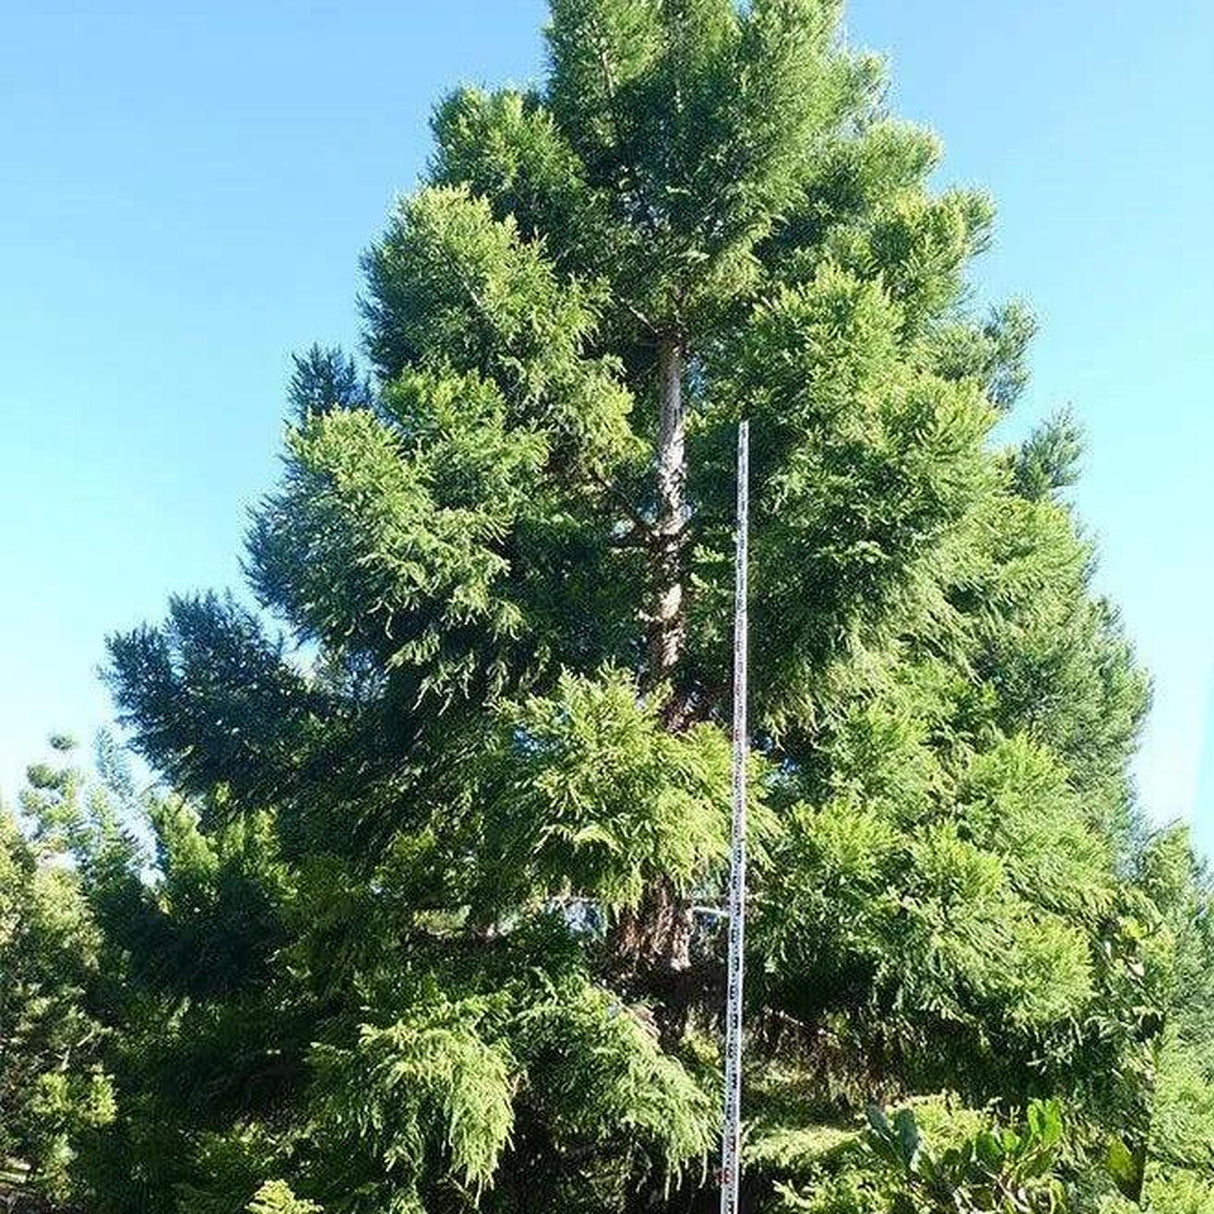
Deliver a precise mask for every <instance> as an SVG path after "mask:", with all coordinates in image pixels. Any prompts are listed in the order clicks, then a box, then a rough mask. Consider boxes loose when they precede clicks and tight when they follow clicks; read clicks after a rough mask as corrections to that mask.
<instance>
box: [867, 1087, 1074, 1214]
mask: <svg viewBox="0 0 1214 1214" xmlns="http://www.w3.org/2000/svg"><path fill="white" fill-rule="evenodd" d="M869 1119H870V1122H871V1124H872V1140H873V1144H874V1146H875V1148H876V1150H877V1152H878V1154H879V1155H880V1156H881V1157H882V1158H883V1159H884V1160H885V1161H887V1162H888V1163H890V1164H892V1165H893V1166H894V1167H895V1168H897V1169H899V1170H900V1171H901V1172H902V1173H903V1174H904V1175H905V1176H906V1178H907V1181H908V1189H909V1195H904V1194H898V1195H897V1196H896V1197H895V1200H894V1202H893V1207H892V1208H893V1209H894V1211H896V1212H898V1214H901V1211H903V1210H905V1211H910V1210H921V1211H926V1210H933V1211H940V1214H951V1212H953V1211H957V1212H959V1214H978V1211H982V1210H997V1211H1002V1212H1003V1214H1022V1212H1026V1211H1036V1210H1040V1211H1049V1212H1050V1214H1053V1212H1054V1211H1062V1210H1065V1209H1066V1208H1067V1202H1066V1193H1065V1187H1064V1185H1063V1183H1062V1181H1061V1180H1060V1179H1059V1178H1058V1176H1057V1175H1056V1174H1055V1173H1056V1169H1057V1167H1058V1164H1059V1162H1060V1154H1061V1148H1062V1144H1063V1126H1062V1113H1061V1110H1060V1108H1059V1106H1058V1105H1057V1104H1056V1103H1048V1104H1041V1103H1033V1104H1030V1105H1029V1107H1028V1112H1027V1114H1026V1117H1025V1123H1024V1125H1023V1126H1022V1127H1020V1128H1019V1129H1016V1128H1011V1127H1003V1128H1000V1127H998V1126H995V1127H990V1128H988V1127H983V1128H982V1129H980V1130H979V1131H978V1132H977V1133H976V1134H974V1135H973V1136H972V1137H970V1138H967V1139H965V1140H964V1141H963V1142H961V1143H960V1144H958V1145H956V1146H951V1147H949V1148H948V1149H947V1150H945V1151H943V1152H942V1153H940V1154H937V1153H936V1152H934V1151H932V1150H931V1149H930V1148H929V1147H928V1146H927V1144H926V1143H925V1142H924V1141H923V1137H922V1135H921V1133H920V1130H919V1126H918V1124H917V1123H916V1120H915V1114H914V1112H913V1110H911V1109H901V1110H899V1111H898V1113H896V1114H895V1116H894V1118H893V1120H892V1121H890V1119H889V1118H887V1117H886V1115H885V1113H884V1112H883V1111H881V1110H880V1109H877V1108H875V1107H874V1108H872V1109H870V1111H869Z"/></svg>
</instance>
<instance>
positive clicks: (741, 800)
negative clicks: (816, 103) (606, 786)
mask: <svg viewBox="0 0 1214 1214" xmlns="http://www.w3.org/2000/svg"><path fill="white" fill-rule="evenodd" d="M749 482H750V425H749V423H748V422H742V423H741V425H740V426H739V427H738V518H737V557H736V561H737V566H736V580H735V589H734V647H733V821H732V828H731V835H732V837H731V848H730V863H729V978H728V984H727V987H726V994H725V1125H724V1131H723V1134H722V1138H721V1214H737V1212H738V1172H739V1153H740V1149H741V1133H742V971H743V961H744V945H745V934H746V760H747V755H748V753H749V750H750V740H749V737H748V734H747V726H746V698H747V627H746V624H747V621H746V600H747V576H746V573H747V552H748V548H749V541H750V535H749V524H750V500H749V497H750V483H749Z"/></svg>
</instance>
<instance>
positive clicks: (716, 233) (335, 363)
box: [0, 0, 1214, 1214]
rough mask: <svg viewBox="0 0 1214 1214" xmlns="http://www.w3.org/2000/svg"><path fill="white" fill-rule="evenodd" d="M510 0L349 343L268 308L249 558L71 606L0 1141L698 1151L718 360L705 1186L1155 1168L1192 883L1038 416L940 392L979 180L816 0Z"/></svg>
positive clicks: (37, 1185) (595, 1153) (992, 395)
mask: <svg viewBox="0 0 1214 1214" xmlns="http://www.w3.org/2000/svg"><path fill="white" fill-rule="evenodd" d="M551 10H552V11H551V21H550V25H549V27H548V31H547V38H548V51H549V55H548V73H547V77H546V79H545V81H544V82H543V84H542V86H541V87H539V88H537V89H535V90H533V91H530V92H520V91H515V90H502V91H499V92H494V93H486V92H482V91H479V90H474V89H464V90H460V91H458V92H456V93H454V94H452V95H450V96H448V97H447V98H445V99H444V100H442V101H441V102H440V104H439V105H438V107H437V109H436V111H435V116H434V123H433V127H434V139H435V150H434V154H433V157H432V161H431V165H430V169H429V173H428V177H427V180H426V182H425V183H424V184H423V185H422V186H421V188H419V189H418V190H417V191H416V192H414V193H413V194H412V195H410V196H408V197H406V198H404V199H402V200H401V202H400V203H399V205H398V206H397V207H396V209H395V210H394V211H393V213H392V214H391V215H390V216H389V219H388V222H387V226H386V228H385V230H384V232H383V234H382V235H381V236H380V237H379V238H378V239H377V240H376V241H375V242H374V243H373V244H372V245H371V247H370V248H369V250H368V251H367V252H366V254H365V256H364V259H363V266H364V270H365V275H366V286H365V295H364V297H363V312H364V317H365V353H366V357H367V359H368V360H369V373H364V372H363V371H362V370H361V369H360V368H359V366H358V364H357V363H356V362H355V361H354V359H353V358H352V357H351V356H349V355H347V354H346V353H344V352H343V351H340V350H325V349H321V348H319V347H314V348H313V349H312V350H310V351H309V352H308V353H307V354H306V355H304V356H301V357H299V358H297V360H296V370H295V374H294V376H293V377H292V380H291V383H290V387H289V406H290V408H289V417H290V421H289V423H288V426H287V432H286V439H285V461H286V468H285V472H284V474H283V476H282V479H281V481H280V483H279V485H278V487H277V488H276V489H275V490H274V491H273V492H272V493H271V494H270V495H269V496H268V497H267V498H266V499H265V500H264V502H263V503H262V504H261V506H260V507H259V509H258V510H257V511H256V512H255V515H254V518H253V520H252V524H251V526H250V531H249V536H248V546H247V553H246V568H247V574H248V582H249V587H250V589H251V591H252V593H253V595H254V596H255V598H256V602H257V608H256V609H253V608H250V607H246V606H243V605H241V603H240V602H239V601H238V600H236V599H234V598H231V597H223V596H220V595H215V594H209V595H201V596H194V597H186V598H177V599H173V600H171V602H170V605H169V611H168V616H167V619H166V620H165V622H164V623H162V624H160V625H155V626H143V627H139V628H136V629H135V630H133V631H131V632H128V633H124V634H120V635H117V636H115V637H113V638H111V640H110V643H109V653H110V666H109V673H108V678H109V681H110V684H111V687H112V689H113V693H114V696H115V699H116V701H117V704H118V706H119V709H120V712H121V714H122V721H123V723H124V725H125V726H126V727H127V728H128V729H129V730H130V733H131V737H132V739H133V744H134V746H135V749H136V750H137V751H138V752H139V753H140V754H141V755H142V756H143V757H144V758H145V759H146V760H147V761H148V762H149V763H150V764H151V765H152V767H153V768H154V769H155V770H156V771H157V772H158V773H159V774H160V775H161V776H162V777H163V785H162V787H161V789H160V790H159V791H156V792H153V793H149V794H147V795H146V796H144V797H142V798H141V797H139V796H137V795H136V794H135V792H134V791H133V789H132V787H131V784H130V780H129V777H128V776H126V775H125V774H124V771H123V768H122V766H121V762H120V760H119V758H118V757H117V756H116V754H115V752H114V750H113V748H112V747H108V746H107V747H105V748H103V752H102V756H101V758H102V762H101V765H100V766H101V779H100V780H99V781H95V782H93V783H91V784H90V783H88V782H87V781H83V780H82V778H81V777H80V776H78V775H77V774H75V773H74V771H73V769H72V768H71V767H70V765H69V766H65V767H63V768H62V769H56V768H46V769H37V770H32V771H31V785H30V789H29V790H28V793H27V795H26V797H25V799H24V802H23V805H22V810H23V816H24V818H25V820H26V824H27V826H29V827H30V831H29V832H28V837H27V836H23V835H22V834H20V833H19V832H18V831H17V830H16V829H15V827H14V825H13V823H12V821H11V820H10V819H9V818H7V817H6V818H4V819H3V820H0V961H2V962H3V970H4V975H5V982H4V987H3V992H2V993H0V1157H2V1158H3V1159H5V1160H7V1162H6V1163H4V1165H3V1166H4V1169H5V1171H4V1173H3V1179H0V1193H6V1194H11V1199H12V1201H13V1202H15V1203H17V1205H18V1208H24V1207H25V1206H29V1207H30V1208H34V1206H35V1205H36V1204H37V1203H39V1202H44V1201H49V1202H57V1203H60V1204H68V1205H71V1206H72V1208H79V1209H83V1210H87V1211H90V1212H91V1214H163V1212H164V1211H179V1212H180V1214H239V1212H240V1211H244V1210H249V1211H253V1212H254V1214H272V1212H273V1214H287V1212H289V1211H296V1212H302V1211H327V1212H329V1214H405V1212H408V1211H425V1212H426V1214H448V1212H451V1214H454V1212H457V1211H473V1210H477V1211H486V1212H500V1214H523V1212H524V1211H526V1212H536V1214H543V1212H552V1214H566V1212H571V1211H586V1212H587V1214H592V1212H593V1214H609V1212H620V1214H623V1212H631V1211H643V1210H648V1211H671V1212H674V1211H692V1210H708V1209H713V1208H715V1201H716V1196H715V1181H714V1177H713V1154H714V1151H715V1149H716V1142H717V1135H718V1121H719V1112H718V1106H719V1100H718V1089H719V1052H720V1051H719V1044H718V1029H719V1026H720V1005H721V999H722V986H723V945H724V940H723V936H722V932H721V929H720V924H719V920H718V919H716V918H715V917H713V916H712V915H709V914H706V913H704V911H703V909H702V908H704V907H711V906H712V905H713V904H715V903H717V902H718V901H719V899H720V897H721V891H722V886H723V880H724V874H725V867H726V844H727V831H728V805H727V802H728V792H729V748H728V742H727V737H726V730H727V728H728V723H729V713H730V703H729V634H730V625H731V620H730V611H731V602H730V590H731V585H732V570H731V553H732V546H731V531H732V500H733V492H734V486H733V479H732V478H733V471H732V452H733V443H734V433H735V426H736V423H737V422H738V420H739V419H741V418H743V417H748V418H750V419H751V421H752V434H753V443H754V450H753V499H754V503H753V511H754V515H753V520H752V529H753V540H752V545H753V557H752V568H751V580H752V587H753V604H752V613H753V634H752V647H753V654H754V656H753V662H754V674H753V693H752V714H753V718H754V720H755V722H756V730H755V737H754V752H753V765H754V773H755V777H754V780H753V782H752V787H753V790H754V793H753V795H754V806H753V820H754V823H755V837H754V846H755V849H756V853H757V854H756V858H755V861H754V866H753V875H752V887H751V894H750V899H751V901H750V912H751V915H752V922H753V929H752V931H751V933H750V937H749V941H748V947H749V950H750V956H749V958H748V962H747V964H748V972H749V974H750V975H751V976H752V977H751V980H750V986H749V991H748V995H749V999H750V1005H749V1007H748V1009H747V1023H748V1026H749V1036H748V1040H747V1046H746V1059H747V1067H748V1070H747V1101H748V1104H747V1109H746V1114H747V1119H748V1140H747V1152H746V1159H745V1183H746V1200H747V1202H748V1204H749V1208H750V1209H753V1210H762V1211H771V1212H775V1211H796V1210H800V1211H818V1212H820V1214H852V1212H870V1214H883V1212H894V1214H901V1212H903V1211H907V1210H941V1211H944V1210H950V1211H951V1210H961V1211H976V1210H1002V1211H1031V1210H1061V1209H1071V1210H1075V1211H1101V1212H1105V1214H1110V1212H1115V1211H1118V1210H1128V1209H1132V1208H1135V1207H1137V1206H1143V1207H1147V1208H1150V1209H1153V1210H1157V1211H1167V1212H1172V1211H1175V1212H1177V1214H1180V1212H1182V1211H1184V1212H1189V1214H1200V1212H1203V1211H1204V1212H1207V1214H1208V1212H1210V1211H1214V1173H1212V1168H1214V1159H1212V1157H1211V1144H1212V1142H1214V926H1212V920H1211V892H1210V887H1209V885H1208V883H1207V881H1206V878H1205V876H1204V874H1203V873H1202V872H1201V871H1200V870H1199V869H1198V867H1197V866H1196V864H1195V862H1194V859H1193V855H1192V852H1191V850H1190V848H1189V846H1188V842H1187V838H1186V836H1185V834H1184V832H1183V831H1182V830H1169V831H1163V832H1159V833H1152V832H1150V831H1148V830H1147V829H1146V828H1145V826H1144V824H1143V823H1142V822H1141V820H1140V819H1139V816H1138V814H1137V812H1136V810H1135V806H1134V800H1133V790H1132V788H1131V785H1130V782H1129V779H1128V776H1127V764H1128V761H1129V758H1130V755H1131V753H1132V750H1133V747H1134V744H1135V738H1136V735H1137V731H1138V727H1139V725H1140V722H1141V721H1142V718H1143V714H1144V712H1145V710H1146V707H1147V700H1148V689H1147V682H1146V679H1145V677H1144V675H1143V673H1142V672H1141V671H1140V670H1139V669H1138V668H1137V667H1136V666H1135V664H1134V660H1133V657H1132V654H1131V652H1130V649H1129V646H1128V645H1127V642H1126V640H1125V638H1124V637H1123V636H1122V633H1121V631H1120V628H1119V625H1118V620H1117V614H1116V611H1115V609H1114V608H1113V607H1112V606H1111V605H1109V604H1108V603H1106V602H1103V601H1101V600H1099V599H1098V598H1096V597H1095V596H1094V595H1093V593H1092V591H1091V577H1092V570H1093V563H1094V554H1093V550H1092V546H1091V544H1090V542H1089V541H1088V540H1087V539H1086V538H1085V537H1084V535H1083V533H1082V530H1081V529H1080V527H1079V526H1078V524H1077V522H1076V520H1075V518H1074V517H1073V515H1072V511H1071V508H1070V506H1069V505H1068V502H1067V499H1066V497H1065V490H1066V489H1067V487H1068V486H1069V485H1071V484H1072V483H1073V482H1074V479H1075V476H1076V468H1077V461H1078V458H1079V453H1080V438H1079V436H1078V434H1077V432H1076V429H1075V426H1074V424H1073V422H1072V421H1071V419H1070V418H1068V417H1066V416H1062V417H1060V418H1058V419H1057V420H1056V421H1055V422H1053V423H1051V424H1050V425H1047V426H1046V427H1045V428H1043V429H1042V430H1041V431H1039V432H1038V433H1036V434H1034V435H1033V436H1032V437H1031V438H1029V439H1028V440H1027V441H1026V442H1024V443H1022V444H1020V445H1019V446H1016V447H1013V448H1010V449H1009V448H1006V447H1002V446H1000V445H999V444H998V442H997V441H996V440H995V439H994V438H993V437H992V431H993V429H994V427H995V426H996V424H997V423H998V421H999V420H1000V418H1001V417H1003V416H1004V415H1005V414H1006V413H1007V412H1008V411H1009V410H1011V409H1013V408H1014V406H1015V402H1016V398H1017V394H1018V392H1019V391H1020V389H1021V388H1022V386H1023V384H1024V382H1025V379H1026V374H1027V372H1026V349H1027V346H1028V343H1029V341H1030V338H1031V336H1032V331H1033V322H1032V319H1031V317H1030V315H1029V313H1028V312H1027V311H1026V310H1025V309H1024V308H1023V307H1022V306H1020V305H1018V304H1008V305H1006V306H1004V307H1001V308H998V309H996V310H994V311H993V312H992V313H990V314H989V315H975V314H974V313H973V311H972V309H971V307H970V305H969V302H968V296H967V293H966V279H965V275H966V271H967V266H968V263H969V261H970V259H971V258H972V257H973V256H974V255H975V254H977V253H979V252H980V251H981V250H982V248H983V246H984V244H985V242H986V241H987V239H988V236H989V233H990V229H991V223H992V206H991V204H990V202H989V200H988V199H987V198H986V197H984V196H983V195H981V194H978V193H974V192H969V191H949V192H944V193H937V192H934V191H933V190H932V189H931V188H930V185H929V180H930V177H931V174H932V171H933V169H934V167H935V165H936V163H937V161H938V158H939V156H940V148H939V144H938V142H937V141H936V139H935V138H934V137H933V136H932V135H930V134H929V133H927V132H925V131H923V130H920V129H918V128H916V127H913V126H910V125H908V124H906V123H903V122H900V121H898V120H896V119H895V118H893V117H891V116H890V115H889V113H888V112H887V109H886V106H885V103H884V96H885V93H884V75H883V68H882V65H881V63H880V62H879V61H877V60H875V59H873V58H871V57H869V56H865V55H861V54H857V53H855V52H853V51H852V50H851V49H849V48H848V47H847V46H846V44H845V43H844V41H843V40H842V38H841V36H840V35H839V32H838V30H839V19H840V13H839V10H838V6H837V5H836V4H835V3H831V2H829V0H753V2H752V3H750V4H749V5H746V6H742V7H740V6H738V5H736V4H735V3H734V0H553V2H552V5H551ZM136 820H139V821H143V822H145V823H146V824H147V833H148V834H149V837H150V839H151V841H152V844H151V851H150V852H148V851H147V849H146V848H145V847H144V845H143V844H142V843H140V842H139V840H138V838H137V837H136V836H135V835H132V834H130V833H127V832H126V831H125V830H124V827H123V825H122V824H123V823H128V824H129V823H131V822H134V821H136ZM866 1109H868V1114H867V1117H866ZM883 1110H889V1112H888V1113H887V1112H885V1111H883Z"/></svg>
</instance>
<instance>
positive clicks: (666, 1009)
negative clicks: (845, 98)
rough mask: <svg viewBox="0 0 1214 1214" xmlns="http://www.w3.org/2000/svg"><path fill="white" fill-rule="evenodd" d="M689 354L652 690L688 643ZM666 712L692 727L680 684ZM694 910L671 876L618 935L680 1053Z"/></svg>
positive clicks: (664, 517)
mask: <svg viewBox="0 0 1214 1214" xmlns="http://www.w3.org/2000/svg"><path fill="white" fill-rule="evenodd" d="M684 358H685V354H684V350H683V347H682V344H681V342H680V341H679V340H678V339H676V338H673V337H668V338H664V339H663V340H662V342H661V344H660V346H659V348H658V378H659V393H660V395H659V400H658V439H657V452H656V460H655V464H656V481H657V510H656V514H655V518H654V523H653V527H652V532H651V534H652V542H651V544H650V549H649V550H650V596H651V597H650V607H649V611H648V614H647V620H646V625H647V631H648V635H647V642H648V646H647V648H648V656H649V672H648V673H649V678H648V682H649V684H650V685H651V686H656V685H658V684H661V683H663V682H666V681H671V682H674V677H675V673H676V668H677V666H678V663H679V660H680V658H681V657H682V656H683V647H684V643H685V641H686V603H685V596H684V586H683V580H684V544H685V539H686V528H687V441H686V433H687V412H686V405H685V403H684V399H683V371H684ZM671 691H672V694H671V696H670V699H669V701H668V702H667V705H666V708H665V714H664V715H665V723H666V726H667V728H668V729H671V730H679V729H682V728H684V727H685V726H686V725H687V724H688V716H689V706H688V704H687V702H686V697H685V696H684V695H682V694H681V691H680V689H679V688H678V687H677V685H676V686H674V687H672V689H671ZM693 925H694V924H693V917H692V911H691V904H690V903H689V902H688V900H687V899H686V898H683V897H682V896H680V894H679V893H678V891H677V890H676V888H675V885H674V883H673V882H672V881H671V880H670V879H669V878H668V877H665V876H662V877H659V878H658V879H657V880H655V881H653V882H652V883H651V884H650V885H649V887H648V888H647V889H646V890H645V893H644V895H643V896H642V899H641V903H640V905H639V906H638V907H637V908H636V909H635V910H627V911H624V912H623V913H622V914H621V916H620V918H619V920H618V922H617V924H616V926H615V929H614V931H613V934H612V942H611V943H612V954H613V963H614V965H615V966H616V968H617V971H618V975H619V976H620V977H621V978H623V979H624V980H625V982H626V983H627V984H628V985H629V986H631V987H633V988H634V989H635V990H637V991H638V993H645V994H648V995H651V996H657V998H658V999H659V1000H660V1001H661V1010H660V1011H659V1013H658V1017H657V1019H658V1026H659V1031H660V1035H661V1038H662V1042H663V1044H664V1045H665V1046H667V1047H668V1048H669V1047H672V1046H674V1045H676V1044H677V1043H678V1041H679V1040H680V1039H681V1037H682V1035H683V1030H684V1027H685V1024H686V1018H687V1007H688V997H689V986H690V978H691V974H690V970H691V936H692V929H693Z"/></svg>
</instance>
